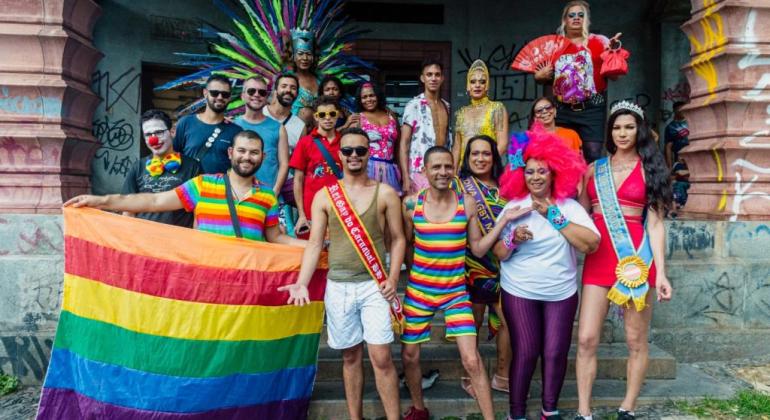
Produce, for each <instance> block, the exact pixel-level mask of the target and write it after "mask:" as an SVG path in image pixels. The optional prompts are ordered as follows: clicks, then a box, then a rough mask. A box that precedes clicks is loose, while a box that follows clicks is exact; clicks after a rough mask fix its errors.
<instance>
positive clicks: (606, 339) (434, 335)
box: [320, 315, 615, 347]
mask: <svg viewBox="0 0 770 420" xmlns="http://www.w3.org/2000/svg"><path fill="white" fill-rule="evenodd" d="M577 334H578V324H577V320H576V321H575V324H574V325H573V326H572V344H573V345H574V344H577ZM445 336H446V324H445V323H444V317H443V315H440V316H439V315H437V316H436V317H435V318H434V319H433V321H432V322H431V327H430V342H431V343H450V341H447V340H446V338H445ZM479 337H481V342H482V343H485V342H487V341H488V340H487V337H489V328H487V320H486V319H484V324H483V325H482V326H481V331H480V332H479ZM327 340H328V335H327V329H326V326H325V325H324V328H323V330H322V331H321V342H320V345H321V347H325V346H326V345H327V344H326V343H327ZM614 341H615V340H614V336H613V332H612V323H610V321H609V320H608V321H605V322H604V325H603V326H602V332H601V336H600V337H599V342H600V343H612V342H614Z"/></svg>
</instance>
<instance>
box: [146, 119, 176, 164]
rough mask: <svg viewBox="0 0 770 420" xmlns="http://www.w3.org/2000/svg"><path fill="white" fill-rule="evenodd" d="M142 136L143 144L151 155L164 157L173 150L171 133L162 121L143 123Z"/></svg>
mask: <svg viewBox="0 0 770 420" xmlns="http://www.w3.org/2000/svg"><path fill="white" fill-rule="evenodd" d="M142 134H143V135H144V144H146V145H147V147H148V148H149V149H150V150H151V151H152V154H153V155H156V156H165V155H166V153H168V152H169V151H170V150H173V139H172V138H171V132H170V131H169V129H168V127H166V123H165V122H163V120H158V119H152V120H147V121H145V122H143V123H142Z"/></svg>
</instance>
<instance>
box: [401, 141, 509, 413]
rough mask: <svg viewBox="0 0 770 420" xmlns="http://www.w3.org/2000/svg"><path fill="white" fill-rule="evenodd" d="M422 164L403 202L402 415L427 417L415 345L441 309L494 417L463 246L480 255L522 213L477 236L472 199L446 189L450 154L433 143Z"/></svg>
mask: <svg viewBox="0 0 770 420" xmlns="http://www.w3.org/2000/svg"><path fill="white" fill-rule="evenodd" d="M423 162H424V165H425V166H424V169H423V172H424V174H425V176H426V178H427V179H428V183H429V184H430V186H429V188H426V189H424V190H422V191H420V192H419V193H417V194H414V195H410V196H408V197H406V198H405V199H404V205H403V212H404V220H405V224H406V226H405V229H404V230H405V232H406V234H407V238H408V239H411V238H410V236H411V234H412V232H414V238H413V240H414V261H413V264H412V268H411V271H410V273H409V281H408V283H407V287H406V296H405V298H404V299H405V300H404V315H405V318H406V325H405V328H404V332H403V334H402V335H401V342H402V343H403V349H402V350H401V358H402V360H403V363H404V373H405V375H406V381H407V384H408V385H409V392H410V394H411V397H412V403H413V406H412V407H411V408H410V409H409V411H408V412H407V414H406V416H405V419H406V420H410V419H415V420H420V419H428V418H430V414H429V412H428V409H427V408H425V404H424V401H423V396H422V387H421V381H422V372H421V369H420V343H424V342H427V341H430V328H431V320H432V319H433V316H434V315H435V313H436V312H438V311H441V310H443V311H444V320H445V323H446V337H447V338H449V339H452V340H455V341H456V342H457V347H458V350H459V352H460V358H461V359H462V363H463V366H464V367H465V369H466V371H467V372H468V374H469V375H470V376H471V384H472V386H473V389H474V391H475V394H476V398H477V400H478V403H479V408H480V409H481V412H482V414H483V416H484V418H485V419H494V410H493V407H492V394H491V390H490V386H489V378H488V377H487V373H486V370H485V368H484V361H483V360H482V359H481V356H480V355H479V352H478V350H477V348H476V327H475V325H474V322H473V311H472V309H471V302H470V298H469V296H468V292H467V291H466V288H465V245H466V242H467V243H468V244H469V245H470V247H471V250H472V252H473V253H474V254H478V255H484V254H485V253H486V252H487V251H488V250H489V249H490V248H491V247H492V246H494V245H495V243H496V242H497V238H498V236H499V235H500V232H502V230H503V228H504V227H505V225H506V224H507V222H508V221H509V220H513V219H515V218H517V217H519V216H520V213H521V211H519V210H518V209H515V210H512V211H509V212H506V214H505V215H504V218H503V219H502V220H501V223H498V224H497V225H496V226H495V228H494V229H493V230H492V231H491V232H489V234H488V235H486V236H483V237H482V233H481V229H480V228H479V226H478V222H477V220H476V203H475V201H474V199H473V197H471V196H469V195H464V194H462V193H458V192H457V191H455V190H454V189H453V188H452V187H451V185H452V180H453V178H454V174H455V170H454V163H453V159H452V153H451V152H450V151H449V150H448V149H447V148H445V147H443V146H434V147H431V148H430V149H428V150H427V151H426V152H425V156H424V158H423Z"/></svg>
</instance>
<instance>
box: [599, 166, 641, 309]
mask: <svg viewBox="0 0 770 420" xmlns="http://www.w3.org/2000/svg"><path fill="white" fill-rule="evenodd" d="M594 183H595V185H596V194H597V195H598V196H599V205H600V206H601V209H602V214H603V215H604V223H605V224H606V225H607V231H609V233H610V239H611V240H612V246H613V247H614V248H615V253H616V254H617V256H618V265H617V267H616V268H615V275H616V277H617V280H616V281H615V284H614V285H613V286H612V289H610V291H609V292H608V293H607V298H608V299H609V300H610V301H611V302H613V303H615V304H616V305H619V306H624V307H628V306H629V301H633V303H634V306H635V307H636V310H637V311H642V310H643V309H644V308H645V306H646V298H647V292H648V291H649V290H650V285H649V283H647V278H648V276H649V275H650V265H651V264H652V248H650V241H649V238H648V237H647V230H646V229H645V230H644V238H643V239H642V243H641V244H640V245H639V248H637V249H635V248H634V243H633V240H632V239H631V235H630V234H629V232H628V226H627V225H626V219H625V218H624V217H623V212H622V211H621V210H620V203H618V196H617V192H616V190H615V180H614V179H613V178H612V165H611V163H610V158H609V157H605V158H602V159H599V160H597V161H596V162H595V163H594Z"/></svg>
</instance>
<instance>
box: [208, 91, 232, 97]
mask: <svg viewBox="0 0 770 420" xmlns="http://www.w3.org/2000/svg"><path fill="white" fill-rule="evenodd" d="M209 95H211V96H213V97H215V98H216V97H217V96H221V97H223V98H225V99H227V98H229V97H230V91H228V90H210V91H209Z"/></svg>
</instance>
